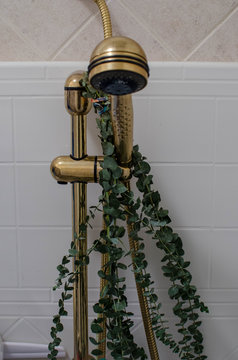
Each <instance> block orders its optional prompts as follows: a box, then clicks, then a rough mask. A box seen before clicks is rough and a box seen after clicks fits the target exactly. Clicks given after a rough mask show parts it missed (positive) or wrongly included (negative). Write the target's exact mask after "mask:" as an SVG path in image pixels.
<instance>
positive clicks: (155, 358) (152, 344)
mask: <svg viewBox="0 0 238 360" xmlns="http://www.w3.org/2000/svg"><path fill="white" fill-rule="evenodd" d="M125 185H126V187H127V189H128V190H129V191H130V183H129V182H126V183H125ZM132 231H133V226H132V225H129V224H128V225H127V232H128V238H129V246H130V250H131V252H132V254H133V252H135V251H138V242H136V241H134V240H133V239H132V238H131V237H130V236H129V234H130V233H131V232H132ZM132 264H133V268H134V270H136V266H135V263H134V261H133V255H132ZM136 290H137V295H138V299H139V303H140V310H141V315H142V319H143V324H144V329H145V335H146V339H147V344H148V347H149V352H150V358H151V360H159V353H158V349H157V345H156V341H155V336H154V332H153V329H152V323H151V318H150V312H149V305H148V302H147V299H146V297H145V296H144V289H143V288H142V287H141V286H140V285H139V284H138V282H136Z"/></svg>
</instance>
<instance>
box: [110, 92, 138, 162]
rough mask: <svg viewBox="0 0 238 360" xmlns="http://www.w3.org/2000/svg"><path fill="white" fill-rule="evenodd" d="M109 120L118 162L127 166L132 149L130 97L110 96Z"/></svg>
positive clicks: (131, 106) (131, 107) (131, 108)
mask: <svg viewBox="0 0 238 360" xmlns="http://www.w3.org/2000/svg"><path fill="white" fill-rule="evenodd" d="M111 119H112V127H113V133H114V145H115V148H116V153H117V156H118V161H119V163H120V165H122V166H125V167H127V166H129V164H130V162H131V157H132V148H133V105H132V96H131V95H122V96H111Z"/></svg>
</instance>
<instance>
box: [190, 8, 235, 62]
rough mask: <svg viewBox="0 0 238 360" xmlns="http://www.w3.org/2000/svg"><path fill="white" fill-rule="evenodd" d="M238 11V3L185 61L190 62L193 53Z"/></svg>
mask: <svg viewBox="0 0 238 360" xmlns="http://www.w3.org/2000/svg"><path fill="white" fill-rule="evenodd" d="M237 11H238V5H237V6H236V7H235V8H234V9H233V10H231V12H230V13H228V15H227V16H226V17H225V19H223V20H221V21H220V22H219V23H218V24H217V25H216V26H215V27H214V28H213V29H212V30H211V32H210V33H209V34H208V35H207V36H206V37H205V38H204V39H203V40H202V41H201V42H200V43H199V44H197V46H195V48H194V49H193V50H192V51H191V52H190V53H189V54H188V55H187V56H186V57H185V58H184V59H183V61H185V62H188V61H190V60H189V59H190V58H191V56H192V55H194V54H195V53H196V51H197V50H199V49H200V47H202V46H203V45H204V44H205V43H206V42H207V40H209V39H210V38H211V37H212V36H213V35H214V34H215V33H216V32H217V31H218V30H219V29H220V28H221V27H222V26H223V25H224V24H225V23H226V22H227V21H228V20H229V19H230V18H231V17H232V16H233V15H234V14H235V13H236V12H237Z"/></svg>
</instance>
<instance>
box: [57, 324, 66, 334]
mask: <svg viewBox="0 0 238 360" xmlns="http://www.w3.org/2000/svg"><path fill="white" fill-rule="evenodd" d="M56 330H57V331H58V332H60V331H63V330H64V326H63V324H61V323H59V324H56Z"/></svg>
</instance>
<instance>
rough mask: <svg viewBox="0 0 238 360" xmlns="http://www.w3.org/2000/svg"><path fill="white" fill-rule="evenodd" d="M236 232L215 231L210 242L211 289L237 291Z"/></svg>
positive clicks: (237, 240)
mask: <svg viewBox="0 0 238 360" xmlns="http://www.w3.org/2000/svg"><path fill="white" fill-rule="evenodd" d="M237 251H238V230H216V231H214V234H213V242H212V264H211V287H212V288H215V289H236V290H237V289H238V278H237V256H236V254H237Z"/></svg>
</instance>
